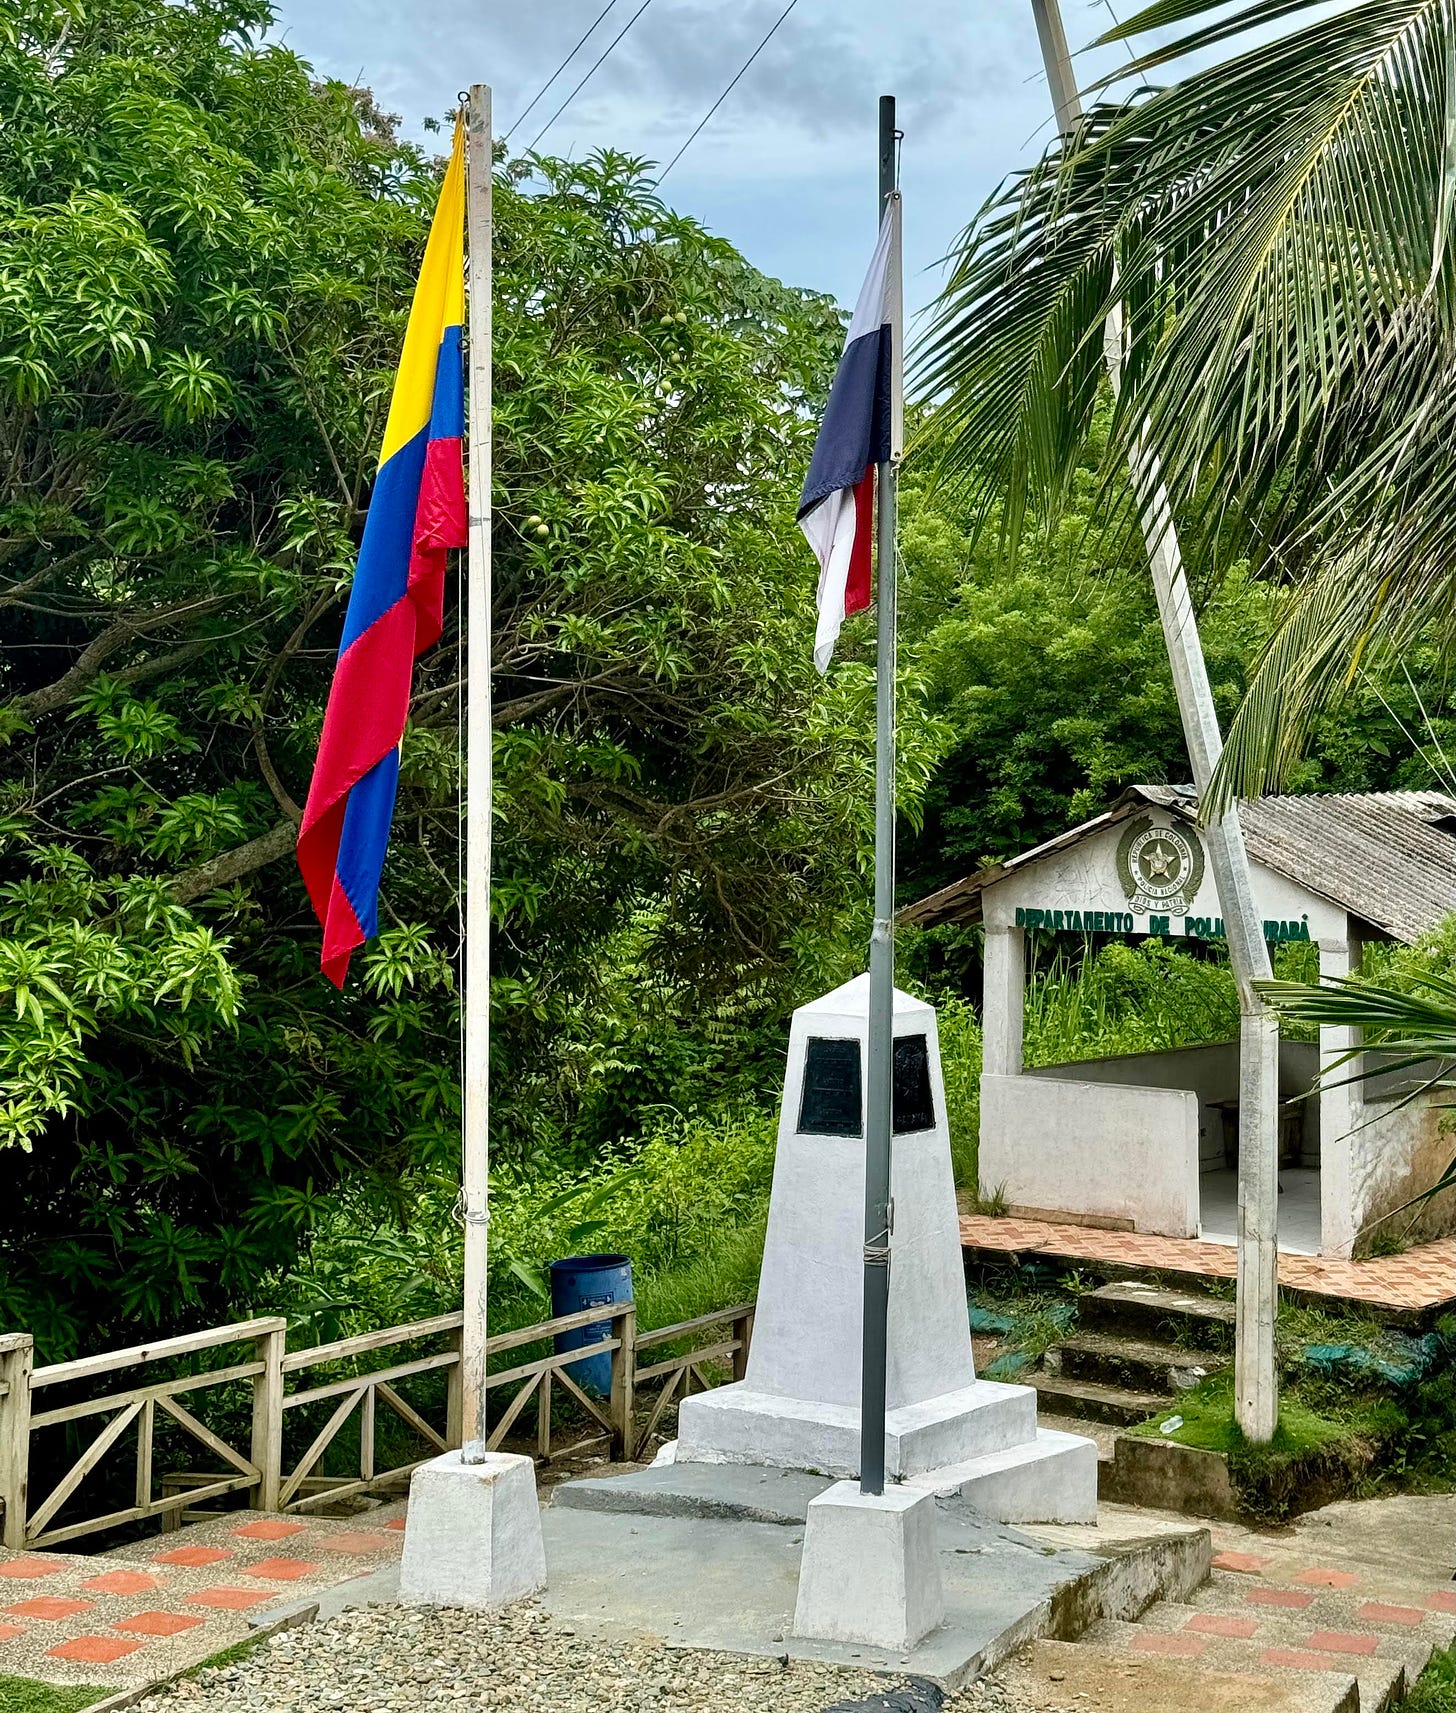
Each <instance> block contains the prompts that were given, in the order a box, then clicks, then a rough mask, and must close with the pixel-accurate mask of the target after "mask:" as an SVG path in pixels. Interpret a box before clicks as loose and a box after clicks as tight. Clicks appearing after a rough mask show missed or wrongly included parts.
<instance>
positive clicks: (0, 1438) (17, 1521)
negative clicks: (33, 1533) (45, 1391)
mask: <svg viewBox="0 0 1456 1713" xmlns="http://www.w3.org/2000/svg"><path fill="white" fill-rule="evenodd" d="M34 1365H35V1340H34V1339H33V1338H32V1337H31V1335H30V1334H29V1333H28V1332H7V1333H0V1380H4V1381H5V1383H6V1387H7V1390H6V1393H5V1396H4V1397H3V1398H0V1499H3V1500H4V1502H5V1531H4V1544H5V1545H6V1546H7V1547H13V1548H15V1549H17V1550H18V1549H20V1548H22V1547H24V1545H25V1504H26V1489H27V1486H28V1483H29V1479H30V1375H31V1370H32V1368H33V1367H34Z"/></svg>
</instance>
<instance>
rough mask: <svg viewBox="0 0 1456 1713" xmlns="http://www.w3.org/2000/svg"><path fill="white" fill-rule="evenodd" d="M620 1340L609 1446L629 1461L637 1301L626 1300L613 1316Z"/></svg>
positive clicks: (634, 1393) (614, 1367)
mask: <svg viewBox="0 0 1456 1713" xmlns="http://www.w3.org/2000/svg"><path fill="white" fill-rule="evenodd" d="M616 1321H617V1337H618V1339H619V1340H620V1342H619V1343H618V1345H617V1348H616V1349H615V1350H614V1351H613V1352H612V1403H611V1412H610V1413H611V1417H612V1441H613V1445H612V1449H613V1450H614V1451H615V1452H616V1454H617V1456H618V1458H620V1459H621V1461H622V1462H623V1463H630V1462H631V1461H632V1453H633V1452H634V1450H635V1449H636V1446H635V1444H634V1434H633V1425H634V1424H633V1421H632V1414H633V1411H634V1410H635V1409H636V1406H637V1305H636V1304H635V1303H628V1304H627V1306H626V1308H624V1309H622V1310H621V1312H620V1313H619V1314H618V1315H617V1317H616Z"/></svg>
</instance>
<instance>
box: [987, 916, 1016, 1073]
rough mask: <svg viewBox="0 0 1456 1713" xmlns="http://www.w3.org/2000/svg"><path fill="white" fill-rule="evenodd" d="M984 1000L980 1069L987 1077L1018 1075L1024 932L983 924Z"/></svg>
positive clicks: (1012, 928)
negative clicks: (984, 946)
mask: <svg viewBox="0 0 1456 1713" xmlns="http://www.w3.org/2000/svg"><path fill="white" fill-rule="evenodd" d="M985 975H986V983H985V999H984V1002H983V1004H982V1008H981V1070H982V1071H983V1072H984V1074H985V1075H987V1076H993V1077H1019V1076H1020V1075H1021V1030H1022V1018H1023V1010H1024V1007H1025V1003H1026V930H1025V929H1024V928H1014V927H999V926H996V925H993V924H992V923H989V922H988V923H987V924H986V952H985Z"/></svg>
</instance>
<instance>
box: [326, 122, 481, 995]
mask: <svg viewBox="0 0 1456 1713" xmlns="http://www.w3.org/2000/svg"><path fill="white" fill-rule="evenodd" d="M464 249H465V129H464V126H463V125H462V124H457V125H456V127H455V142H454V147H453V148H452V150H451V153H450V164H449V166H448V167H447V169H446V172H445V179H444V183H443V184H442V185H441V187H440V200H439V202H438V204H437V205H436V208H435V217H434V220H433V222H432V224H431V226H430V236H429V241H428V242H427V244H426V245H425V258H424V261H423V263H422V264H421V266H420V277H419V280H418V282H417V283H416V285H415V295H414V302H413V303H412V304H411V306H410V317H409V325H408V327H407V328H406V331H405V336H404V349H403V351H402V352H401V353H400V359H399V370H398V373H397V374H396V376H395V382H394V395H393V397H392V399H391V400H390V406H389V418H388V421H387V422H386V425H385V429H384V442H383V445H382V446H381V448H380V453H379V472H378V474H377V475H376V476H375V478H374V490H373V493H372V494H371V496H370V500H369V510H368V514H367V516H366V518H365V522H364V538H363V540H362V541H361V542H360V544H359V559H358V563H357V565H356V567H355V570H354V582H353V586H352V587H351V589H350V591H349V606H348V611H347V613H346V614H345V618H344V633H343V637H342V638H341V640H340V643H339V658H338V663H337V665H336V666H335V668H334V681H333V683H332V685H331V686H330V687H329V700H328V707H327V709H326V710H325V713H324V723H323V730H322V731H321V732H320V734H319V747H318V758H317V760H316V761H315V763H314V769H313V778H312V780H311V781H310V783H309V788H308V801H307V804H306V805H305V807H304V811H303V823H302V825H301V826H300V828H299V832H298V866H299V869H300V870H301V872H302V874H303V883H304V885H305V887H306V888H307V889H308V896H309V902H310V903H311V904H312V905H313V910H314V914H315V915H316V916H317V917H318V919H319V924H320V926H321V927H322V929H323V948H322V951H321V953H320V956H319V963H320V965H321V967H322V969H323V972H324V974H325V975H326V976H328V978H329V980H330V981H331V982H333V983H334V985H335V986H336V987H342V986H343V985H344V977H345V975H346V973H347V972H348V968H349V957H350V954H351V953H352V952H353V950H354V948H355V947H356V946H359V945H362V944H363V943H364V941H365V940H368V939H372V938H373V936H374V935H375V934H376V933H378V931H379V877H380V874H381V872H382V871H383V868H384V853H385V850H386V847H387V846H388V844H389V829H390V823H391V822H392V821H393V819H394V795H395V788H396V786H397V785H398V783H399V746H400V740H401V739H402V738H403V737H404V727H405V720H406V717H407V716H408V713H409V700H410V683H411V679H412V677H413V674H414V663H415V660H416V658H417V657H418V656H419V655H421V654H423V653H424V652H425V650H426V649H427V648H432V647H433V646H434V644H435V643H436V642H438V641H439V638H440V630H441V625H442V622H443V614H444V605H445V562H446V557H447V555H448V553H449V550H450V549H451V548H454V547H464V545H465V526H466V514H465V485H464V481H463V478H462V475H461V438H462V435H463V434H464V430H465V421H464V406H465V401H464V376H463V372H462V369H461V351H460V346H461V334H462V332H463V324H464V320H465V255H464Z"/></svg>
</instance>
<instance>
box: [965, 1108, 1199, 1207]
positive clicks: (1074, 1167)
mask: <svg viewBox="0 0 1456 1713" xmlns="http://www.w3.org/2000/svg"><path fill="white" fill-rule="evenodd" d="M1198 1118H1199V1101H1198V1096H1197V1095H1196V1094H1194V1093H1193V1092H1192V1091H1191V1090H1189V1089H1184V1088H1138V1087H1133V1086H1129V1085H1127V1084H1124V1083H1120V1082H1095V1081H1092V1080H1090V1079H1088V1080H1085V1081H1073V1080H1071V1079H1069V1078H1065V1077H1049V1076H1038V1075H1032V1076H1019V1077H1016V1076H1010V1077H1008V1076H983V1077H982V1078H981V1155H980V1176H981V1189H982V1192H983V1193H984V1194H990V1193H992V1192H994V1191H996V1190H997V1189H999V1188H1001V1187H1002V1186H1003V1185H1004V1186H1005V1192H1006V1195H1007V1197H1008V1199H1009V1200H1011V1201H1012V1202H1015V1203H1017V1204H1019V1205H1021V1206H1023V1207H1035V1208H1045V1209H1047V1210H1049V1211H1053V1210H1054V1211H1056V1212H1060V1213H1068V1214H1083V1215H1085V1214H1092V1215H1095V1216H1097V1217H1099V1218H1104V1219H1107V1218H1111V1219H1127V1220H1131V1221H1132V1222H1133V1224H1134V1226H1135V1228H1136V1229H1137V1230H1138V1231H1153V1232H1158V1233H1160V1234H1162V1235H1163V1236H1167V1237H1196V1236H1197V1235H1198Z"/></svg>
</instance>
